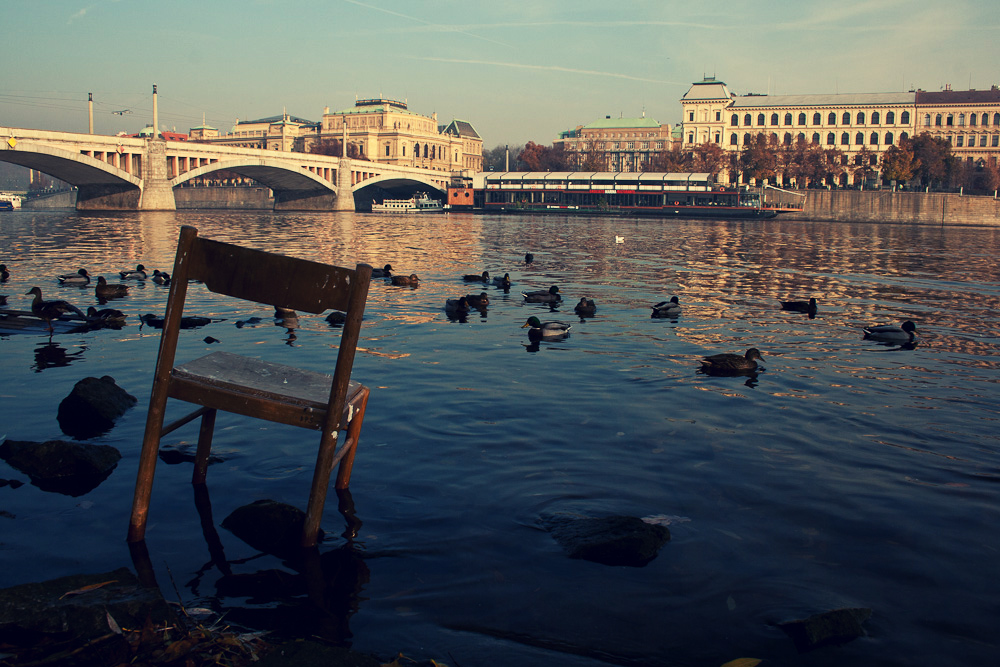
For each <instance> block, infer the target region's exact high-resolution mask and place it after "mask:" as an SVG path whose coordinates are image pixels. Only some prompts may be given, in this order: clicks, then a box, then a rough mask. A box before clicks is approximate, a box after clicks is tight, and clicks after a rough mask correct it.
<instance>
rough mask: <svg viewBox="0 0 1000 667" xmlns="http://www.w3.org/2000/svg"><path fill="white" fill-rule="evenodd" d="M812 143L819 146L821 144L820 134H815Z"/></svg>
mask: <svg viewBox="0 0 1000 667" xmlns="http://www.w3.org/2000/svg"><path fill="white" fill-rule="evenodd" d="M812 142H813V143H814V144H818V143H819V132H813V139H812Z"/></svg>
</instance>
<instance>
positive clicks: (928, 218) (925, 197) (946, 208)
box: [782, 190, 1000, 227]
mask: <svg viewBox="0 0 1000 667" xmlns="http://www.w3.org/2000/svg"><path fill="white" fill-rule="evenodd" d="M782 217H794V218H795V219H798V220H807V221H810V222H884V223H891V224H907V225H956V226H976V227H982V226H987V227H1000V199H996V198H994V197H973V196H967V195H959V194H954V193H934V192H931V193H924V192H891V191H888V190H869V191H861V190H808V191H806V202H805V206H804V208H803V211H802V213H796V214H792V213H789V214H787V215H786V216H782Z"/></svg>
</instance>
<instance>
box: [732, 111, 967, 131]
mask: <svg viewBox="0 0 1000 667" xmlns="http://www.w3.org/2000/svg"><path fill="white" fill-rule="evenodd" d="M983 116H984V118H985V114H983ZM938 118H940V116H939V117H938ZM866 119H867V120H869V121H870V123H869V124H871V125H881V124H882V114H881V113H880V112H878V111H873V112H872V114H871V116H870V117H868V116H867V115H866V114H865V112H864V111H859V112H857V114H856V115H854V116H853V121H854V124H855V125H864V124H865V120H866ZM765 120H767V118H766V117H765V115H764V114H762V113H759V114H757V126H758V127H763V126H764V125H765V122H764V121H765ZM782 120H784V122H783V123H782V125H791V124H792V120H793V118H792V114H791V113H786V114H785V117H784V119H782ZM797 120H798V122H797V123H796V124H797V125H806V124H807V123H806V120H807V116H806V114H805V112H802V113H800V114H799V117H798V119H797ZM752 121H753V116H752V115H751V114H744V115H743V126H744V127H750V126H751V125H753V124H754V123H753V122H752ZM778 121H779V116H778V114H777V113H772V114H771V117H770V123H767V124H768V125H778ZM822 121H823V115H822V114H820V113H819V112H818V111H817V112H815V113H813V115H812V125H822V124H823V122H822ZM851 121H852V116H851V112H850V111H845V112H844V113H843V114H842V115H841V116H840V124H841V125H850V124H851ZM899 122H900V123H901V124H902V125H909V124H910V112H909V111H904V112H903V113H901V114H900V115H899ZM729 124H730V125H731V126H732V127H739V125H740V117H739V114H735V113H734V114H733V115H732V116H731V117H730V119H729ZM826 124H827V125H836V124H837V113H836V112H834V111H831V112H830V113H829V114H827V116H826ZM885 124H886V125H895V124H896V112H895V111H887V112H886V114H885ZM939 124H940V123H939ZM983 124H984V125H985V124H986V121H985V120H983Z"/></svg>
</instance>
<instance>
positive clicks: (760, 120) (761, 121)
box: [757, 113, 764, 126]
mask: <svg viewBox="0 0 1000 667" xmlns="http://www.w3.org/2000/svg"><path fill="white" fill-rule="evenodd" d="M757 125H759V126H763V125H764V114H762V113H759V114H757Z"/></svg>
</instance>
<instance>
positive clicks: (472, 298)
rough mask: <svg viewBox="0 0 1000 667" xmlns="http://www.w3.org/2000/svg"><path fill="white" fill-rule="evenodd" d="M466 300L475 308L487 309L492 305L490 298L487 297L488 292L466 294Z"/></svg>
mask: <svg viewBox="0 0 1000 667" xmlns="http://www.w3.org/2000/svg"><path fill="white" fill-rule="evenodd" d="M465 300H466V301H467V302H468V304H469V305H470V306H472V307H473V308H485V307H486V306H488V305H490V297H488V296H486V292H480V293H479V294H466V295H465Z"/></svg>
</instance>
